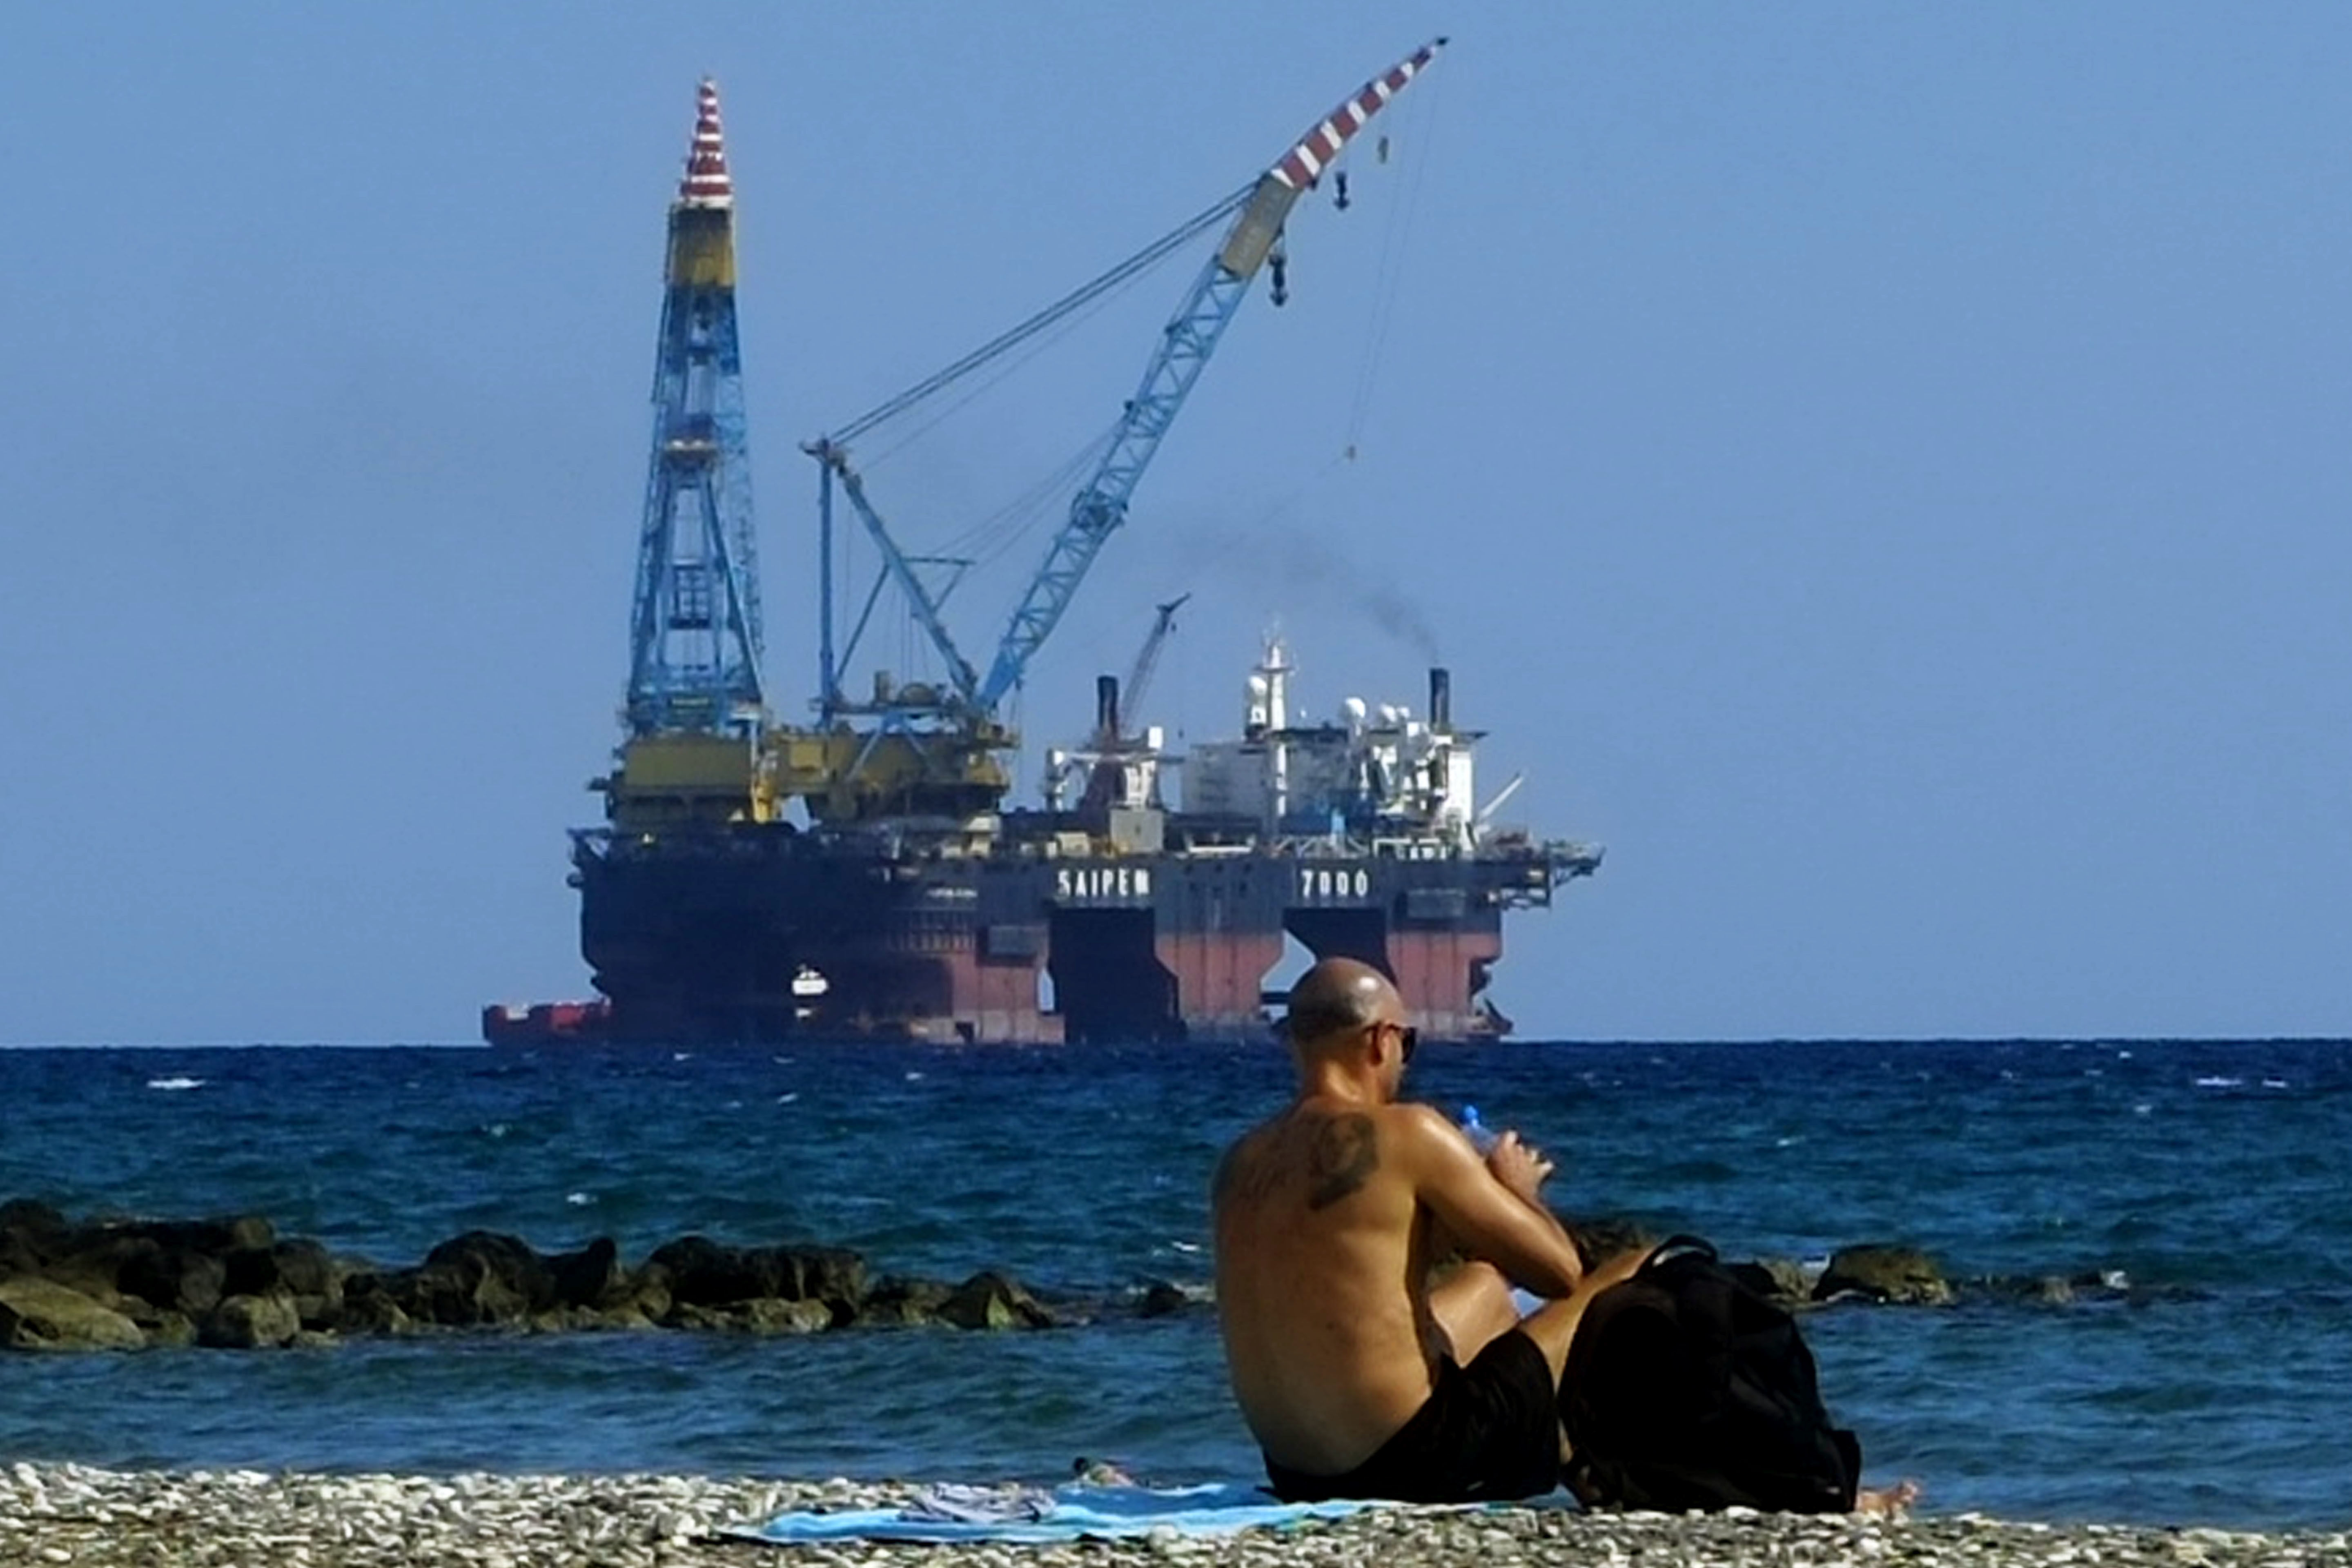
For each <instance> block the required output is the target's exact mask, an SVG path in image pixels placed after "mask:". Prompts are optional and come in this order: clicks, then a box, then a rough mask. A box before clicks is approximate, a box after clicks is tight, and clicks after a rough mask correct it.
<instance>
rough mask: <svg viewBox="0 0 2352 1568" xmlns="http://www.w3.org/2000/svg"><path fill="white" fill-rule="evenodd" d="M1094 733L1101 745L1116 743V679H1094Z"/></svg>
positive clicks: (1099, 676) (1109, 676)
mask: <svg viewBox="0 0 2352 1568" xmlns="http://www.w3.org/2000/svg"><path fill="white" fill-rule="evenodd" d="M1095 733H1096V735H1097V737H1098V739H1099V740H1100V742H1101V743H1102V744H1104V745H1106V746H1109V745H1116V744H1117V743H1118V739H1119V732H1118V676H1116V675H1097V676H1096V677H1095Z"/></svg>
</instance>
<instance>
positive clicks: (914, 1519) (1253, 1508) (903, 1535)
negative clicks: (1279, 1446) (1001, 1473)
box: [723, 1483, 1394, 1545]
mask: <svg viewBox="0 0 2352 1568" xmlns="http://www.w3.org/2000/svg"><path fill="white" fill-rule="evenodd" d="M1392 1506H1394V1505H1392V1504H1388V1503H1380V1502H1370V1501H1364V1500H1354V1499H1341V1500H1334V1501H1330V1502H1302V1503H1290V1502H1277V1501H1276V1500H1274V1499H1273V1498H1272V1497H1270V1496H1268V1495H1267V1494H1266V1492H1265V1490H1264V1489H1261V1488H1258V1487H1253V1486H1243V1485H1236V1484H1232V1483H1224V1484H1211V1485H1207V1486H1197V1487H1168V1488H1152V1487H1101V1486H1085V1485H1072V1486H1065V1487H1056V1488H1055V1489H1053V1490H1052V1491H1046V1490H1045V1489H1042V1488H1036V1487H968V1486H938V1487H926V1488H924V1489H923V1490H921V1491H920V1492H918V1493H917V1494H916V1495H915V1498H914V1500H913V1501H912V1502H911V1503H909V1504H908V1506H907V1507H905V1508H866V1509H850V1510H844V1511H841V1512H836V1513H819V1512H813V1511H808V1510H796V1511H793V1512H791V1513H780V1514H778V1515H777V1516H776V1517H775V1518H773V1519H771V1520H766V1521H761V1522H760V1523H757V1524H744V1525H736V1526H733V1527H731V1528H730V1529H728V1530H727V1531H723V1533H725V1534H727V1535H730V1536H735V1537H737V1538H739V1539H741V1540H746V1541H765V1542H772V1543H775V1544H778V1545H789V1544H792V1543H794V1542H805V1541H935V1542H948V1541H1008V1542H1053V1541H1076V1540H1080V1539H1085V1538H1092V1539H1095V1540H1112V1541H1115V1540H1119V1539H1122V1538H1128V1537H1134V1536H1141V1535H1150V1534H1152V1533H1153V1532H1155V1531H1170V1532H1172V1533H1174V1534H1177V1535H1192V1536H1218V1535H1231V1534H1233V1533H1234V1532H1235V1531H1243V1530H1248V1529H1252V1528H1254V1527H1256V1526H1261V1525H1286V1524H1297V1523H1298V1522H1300V1521H1304V1520H1310V1519H1339V1518H1344V1517H1345V1516H1347V1515H1349V1514H1351V1513H1358V1512H1360V1511H1362V1510H1365V1509H1370V1508H1386V1507H1392Z"/></svg>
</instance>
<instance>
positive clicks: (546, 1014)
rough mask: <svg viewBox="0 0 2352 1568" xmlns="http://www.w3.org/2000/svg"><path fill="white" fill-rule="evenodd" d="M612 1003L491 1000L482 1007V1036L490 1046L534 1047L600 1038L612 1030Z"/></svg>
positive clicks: (599, 999)
mask: <svg viewBox="0 0 2352 1568" xmlns="http://www.w3.org/2000/svg"><path fill="white" fill-rule="evenodd" d="M612 1026H613V1005H612V1004H611V1003H610V1002H607V1001H604V999H603V998H601V997H600V998H598V999H597V1000H595V1001H593V1002H541V1003H538V1004H536V1005H532V1006H529V1007H517V1006H514V1005H510V1004H506V1003H493V1004H491V1005H489V1006H488V1007H485V1008H483V1009H482V1039H483V1041H484V1043H486V1044H488V1045H493V1046H537V1045H545V1044H548V1043H550V1042H552V1041H560V1040H601V1039H604V1038H605V1037H607V1036H608V1035H609V1034H610V1033H611V1031H612Z"/></svg>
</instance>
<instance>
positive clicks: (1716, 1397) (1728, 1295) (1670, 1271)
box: [1560, 1237, 1862, 1513]
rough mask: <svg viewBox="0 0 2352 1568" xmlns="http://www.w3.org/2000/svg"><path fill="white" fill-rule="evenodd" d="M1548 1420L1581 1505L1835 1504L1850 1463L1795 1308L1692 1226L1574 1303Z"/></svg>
mask: <svg viewBox="0 0 2352 1568" xmlns="http://www.w3.org/2000/svg"><path fill="white" fill-rule="evenodd" d="M1560 1420H1561V1422H1562V1424H1563V1425H1564V1426H1566V1428H1567V1430H1568V1439H1569V1443H1570V1447H1571V1448H1572V1450H1573V1457H1572V1458H1570V1461H1569V1465H1568V1468H1567V1471H1566V1473H1565V1476H1564V1479H1566V1481H1567V1482H1568V1486H1569V1489H1570V1490H1571V1491H1573V1492H1574V1493H1575V1494H1576V1496H1577V1498H1578V1500H1580V1501H1581V1502H1582V1503H1583V1504H1584V1505H1585V1506H1586V1507H1587V1508H1638V1509H1654V1510H1660V1511H1662V1512H1669V1513H1679V1512H1683V1511H1685V1510H1691V1509H1717V1508H1727V1507H1730V1506H1732V1505H1734V1504H1738V1505H1741V1506H1745V1507H1748V1508H1755V1509H1764V1510H1772V1511H1777V1512H1788V1513H1843V1512H1848V1511H1851V1510H1852V1509H1853V1500H1854V1488H1855V1486H1856V1484H1857V1482H1858V1481H1859V1479H1860V1478H1861V1475H1862V1446H1861V1444H1860V1443H1858V1442H1856V1441H1855V1440H1854V1436H1853V1433H1851V1432H1847V1431H1843V1430H1841V1429H1840V1428H1838V1427H1835V1426H1831V1425H1830V1417H1829V1412H1828V1411H1826V1410H1824V1409H1823V1408H1822V1396H1821V1390H1820V1388H1819V1386H1818V1384H1817V1383H1816V1380H1815V1375H1814V1370H1813V1356H1812V1352H1811V1351H1809V1350H1807V1349H1806V1348H1805V1342H1804V1341H1803V1340H1802V1339H1801V1338H1800V1337H1799V1336H1798V1333H1797V1324H1796V1321H1795V1320H1794V1319H1792V1318H1790V1316H1789V1314H1788V1313H1787V1312H1786V1311H1784V1310H1781V1309H1780V1307H1779V1306H1777V1305H1775V1304H1774V1303H1773V1301H1772V1300H1770V1299H1769V1297H1767V1296H1766V1295H1764V1294H1763V1293H1762V1292H1761V1291H1759V1290H1758V1289H1755V1288H1753V1287H1752V1286H1751V1285H1750V1284H1748V1282H1747V1281H1746V1280H1744V1279H1741V1278H1740V1276H1739V1274H1738V1272H1737V1271H1736V1270H1734V1269H1731V1268H1726V1267H1725V1266H1724V1265H1723V1264H1722V1263H1720V1262H1718V1261H1717V1258H1716V1255H1715V1248H1714V1247H1710V1246H1708V1245H1707V1244H1706V1242H1704V1241H1699V1240H1697V1239H1696V1238H1694V1237H1675V1239H1673V1240H1672V1241H1669V1242H1667V1243H1666V1244H1665V1245H1664V1246H1663V1247H1659V1248H1658V1249H1657V1250H1656V1251H1654V1252H1653V1253H1652V1254H1651V1255H1650V1256H1649V1258H1647V1259H1645V1260H1644V1261H1643V1264H1642V1267H1641V1268H1640V1270H1639V1271H1637V1272H1636V1273H1635V1274H1634V1275H1633V1278H1631V1279H1626V1280H1624V1281H1623V1282H1622V1283H1620V1284H1617V1285H1612V1286H1611V1287H1610V1288H1609V1289H1606V1290H1603V1291H1601V1293H1600V1294H1599V1295H1597V1296H1595V1297H1594V1298H1593V1299H1592V1301H1591V1305H1590V1306H1588V1307H1587V1308H1586V1309H1585V1312H1584V1319H1583V1321H1582V1322H1581V1323H1580V1324H1579V1325H1578V1327H1577V1331H1576V1339H1575V1341H1574V1342H1572V1343H1571V1344H1570V1346H1569V1350H1568V1370H1567V1373H1566V1375H1565V1376H1564V1377H1563V1378H1562V1379H1561V1381H1560Z"/></svg>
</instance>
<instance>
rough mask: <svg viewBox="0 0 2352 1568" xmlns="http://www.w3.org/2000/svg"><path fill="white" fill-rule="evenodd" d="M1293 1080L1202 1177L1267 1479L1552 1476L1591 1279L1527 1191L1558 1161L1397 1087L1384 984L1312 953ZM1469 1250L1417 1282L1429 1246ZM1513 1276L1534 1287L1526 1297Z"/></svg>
mask: <svg viewBox="0 0 2352 1568" xmlns="http://www.w3.org/2000/svg"><path fill="white" fill-rule="evenodd" d="M1286 1033H1287V1035H1288V1037H1289V1044H1290V1048H1291V1052H1292V1055H1293V1056H1294V1057H1295V1058H1296V1059H1297V1068H1298V1089H1297V1096H1296V1097H1295V1098H1294V1099H1293V1100H1292V1101H1291V1103H1290V1104H1289V1106H1288V1107H1287V1108H1286V1109H1285V1110H1283V1111H1282V1112H1281V1113H1280V1114H1278V1115H1276V1116H1275V1117H1274V1118H1273V1119H1272V1120H1270V1121H1266V1122H1265V1123H1263V1124H1262V1125H1260V1126H1258V1127H1256V1128H1254V1129H1253V1130H1251V1131H1249V1132H1247V1133H1245V1134H1244V1135H1243V1137H1242V1139H1241V1140H1240V1142H1236V1143H1235V1144H1234V1146H1233V1148H1231V1149H1230V1150H1228V1151H1227V1152H1226V1153H1225V1157H1224V1161H1223V1164H1222V1165H1220V1166H1219V1168H1218V1171H1217V1178H1216V1189H1215V1195H1214V1205H1215V1210H1216V1248H1217V1259H1216V1261H1217V1310H1218V1315H1219V1318H1220V1320H1221V1321H1222V1325H1223V1331H1224V1339H1225V1358H1226V1363H1227V1368H1228V1371H1229V1372H1230V1373H1231V1376H1232V1378H1233V1385H1234V1397H1235V1399H1236V1400H1238V1401H1239V1403H1240V1405H1241V1408H1242V1414H1243V1415H1244V1417H1245V1418H1246V1419H1247V1420H1248V1422H1249V1426H1250V1430H1251V1432H1252V1433H1253V1434H1255V1436H1256V1438H1257V1441H1258V1447H1260V1448H1261V1449H1262V1450H1263V1451H1264V1454H1265V1468H1266V1475H1267V1478H1268V1479H1270V1480H1271V1481H1272V1483H1273V1486H1274V1490H1275V1491H1276V1494H1277V1495H1279V1496H1281V1497H1283V1498H1284V1499H1286V1500H1292V1501H1303V1500H1313V1499H1320V1498H1330V1497H1376V1498H1394V1499H1398V1500H1405V1501H1412V1502H1462V1501H1471V1500H1492V1499H1505V1498H1524V1497H1534V1496H1538V1495H1539V1494H1541V1493H1544V1492H1548V1491H1549V1490H1551V1489H1552V1488H1553V1487H1554V1486H1555V1485H1557V1484H1558V1482H1559V1470H1560V1461H1561V1458H1562V1457H1563V1449H1562V1439H1561V1434H1560V1426H1559V1379H1560V1370H1561V1368H1562V1366H1563V1365H1564V1364H1565V1363H1566V1362H1567V1359H1568V1344H1569V1341H1570V1339H1571V1338H1572V1337H1574V1335H1575V1332H1576V1324H1577V1320H1578V1319H1579V1318H1580V1316H1581V1315H1582V1314H1583V1311H1584V1306H1585V1303H1586V1302H1587V1301H1588V1300H1591V1297H1592V1295H1593V1294H1594V1293H1595V1292H1596V1291H1598V1290H1600V1289H1603V1288H1605V1287H1606V1286H1608V1285H1611V1284H1614V1283H1615V1282H1616V1281H1617V1280H1618V1279H1623V1278H1624V1277H1625V1276H1627V1275H1629V1274H1630V1273H1632V1272H1633V1268H1635V1267H1636V1266H1637V1265H1638V1263H1639V1261H1640V1259H1639V1256H1638V1255H1637V1254H1629V1255H1627V1256H1625V1257H1623V1258H1616V1259H1612V1261H1611V1262H1610V1263H1609V1264H1608V1265H1607V1266H1605V1267H1604V1268H1600V1269H1596V1270H1594V1271H1593V1272H1592V1273H1591V1274H1590V1275H1588V1274H1586V1273H1585V1272H1584V1270H1583V1268H1582V1267H1581V1265H1580V1262H1579V1260H1578V1258H1577V1252H1576V1247H1575V1246H1574V1244H1573V1243H1572V1242H1570V1239H1569V1237H1568V1233H1567V1232H1566V1231H1565V1230H1563V1229H1562V1228H1561V1227H1560V1224H1559V1221H1558V1220H1557V1219H1555V1218H1553V1217H1552V1215H1551V1213H1550V1211H1549V1210H1548V1209H1546V1208H1545V1207H1544V1206H1543V1204H1542V1201H1541V1199H1540V1197H1539V1196H1538V1193H1539V1191H1540V1189H1541V1187H1542V1185H1543V1183H1544V1179H1545V1178H1546V1177H1548V1176H1549V1175H1550V1174H1551V1173H1552V1168H1553V1167H1552V1163H1551V1162H1550V1161H1549V1160H1546V1159H1545V1158H1543V1156H1542V1155H1540V1154H1539V1153H1538V1152H1536V1151H1535V1150H1533V1149H1530V1148H1528V1146H1527V1145H1526V1144H1524V1143H1522V1142H1520V1141H1519V1139H1518V1137H1517V1135H1516V1134H1514V1133H1509V1132H1506V1133H1504V1134H1503V1135H1502V1136H1501V1138H1499V1139H1498V1140H1497V1141H1496V1143H1495V1146H1494V1148H1493V1150H1492V1151H1491V1152H1489V1153H1487V1154H1486V1155H1484V1156H1483V1157H1482V1156H1481V1155H1480V1154H1479V1152H1478V1151H1477V1150H1476V1149H1475V1148H1474V1147H1473V1146H1472V1145H1471V1142H1470V1140H1469V1139H1468V1138H1467V1137H1466V1136H1465V1134H1464V1133H1463V1131H1461V1129H1459V1128H1457V1127H1455V1126H1454V1123H1453V1122H1451V1121H1447V1120H1446V1119H1445V1118H1444V1116H1443V1115H1441V1114H1439V1113H1438V1112H1437V1111H1435V1110H1432V1109H1431V1108H1430V1107H1428V1106H1425V1105H1415V1104H1407V1103H1402V1102H1400V1101H1399V1100H1398V1099H1397V1089H1398V1086H1399V1084H1400V1083H1401V1082H1402V1079H1403V1076H1404V1068H1405V1064H1406V1063H1407V1062H1408V1061H1410V1060H1411V1059H1412V1051H1413V1045H1414V1041H1415V1035H1414V1031H1413V1029H1412V1027H1411V1026H1409V1025H1407V1024H1406V1023H1405V1022H1404V1005H1403V1001H1402V998H1401V997H1399V996H1398V994H1397V991H1396V987H1394V986H1393V985H1391V984H1389V982H1388V980H1387V979H1386V978H1385V977H1384V976H1383V975H1381V973H1380V972H1379V971H1377V970H1375V969H1372V968H1371V967H1370V966H1369V965H1366V964H1362V963H1356V962H1354V961H1352V960H1349V959H1325V960H1324V961H1322V962H1321V963H1318V964H1316V965H1315V966H1314V967H1313V968H1312V969H1309V970H1308V971H1307V973H1306V974H1305V975H1304V976H1302V977H1301V978H1300V980H1299V982H1298V984H1297V985H1296V986H1294V987H1293V988H1292V990H1291V993H1290V1007H1289V1017H1288V1019H1287V1020H1286ZM1454 1250H1458V1251H1459V1252H1460V1253H1461V1254H1462V1255H1463V1256H1464V1258H1465V1262H1464V1263H1463V1265H1462V1266H1461V1267H1460V1268H1457V1269H1456V1270H1454V1272H1453V1273H1452V1274H1451V1275H1449V1276H1448V1277H1447V1278H1446V1279H1444V1280H1443V1281H1442V1282H1440V1283H1437V1284H1434V1285H1433V1284H1432V1283H1431V1282H1430V1275H1431V1270H1432V1267H1433V1265H1434V1264H1435V1263H1436V1262H1437V1261H1438V1260H1439V1259H1440V1258H1443V1257H1444V1256H1445V1255H1446V1254H1447V1253H1448V1252H1450V1251H1454ZM1514 1284H1517V1285H1519V1286H1521V1287H1523V1288H1525V1289H1528V1290H1531V1291H1533V1292H1535V1293H1536V1294H1537V1295H1538V1296H1542V1297H1546V1298H1549V1300H1548V1301H1547V1303H1546V1304H1545V1305H1543V1306H1542V1307H1539V1308H1538V1309H1537V1310H1535V1311H1534V1312H1532V1313H1530V1314H1529V1315H1528V1317H1526V1318H1525V1319H1522V1318H1520V1316H1519V1315H1518V1312H1517V1309H1516V1308H1515V1307H1514V1305H1513V1303H1512V1299H1511V1289H1510V1288H1511V1286H1512V1285H1514Z"/></svg>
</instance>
